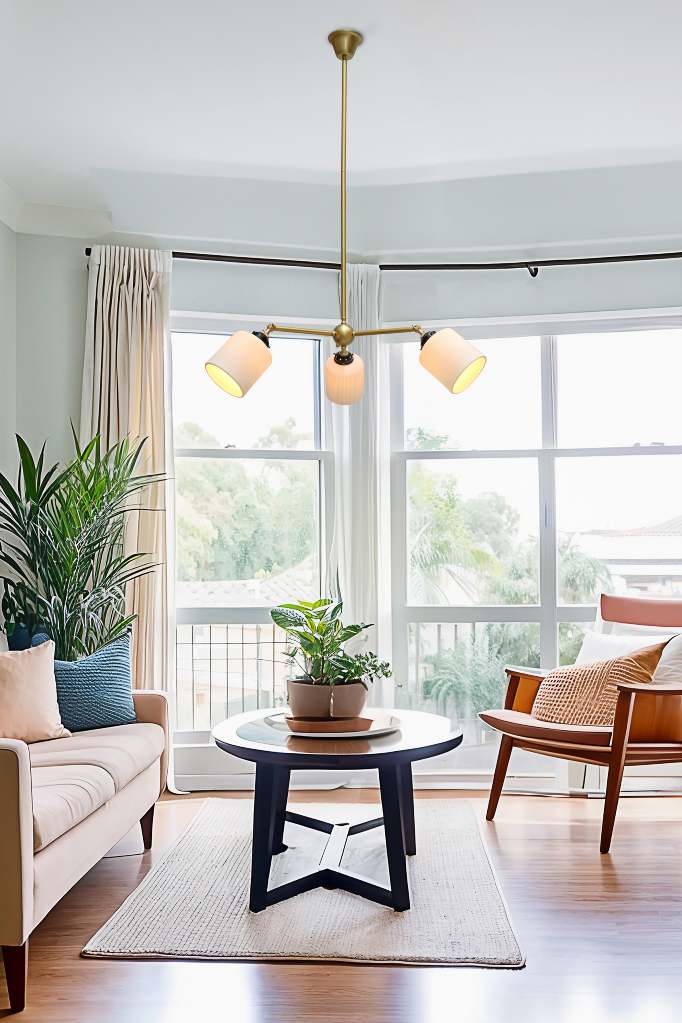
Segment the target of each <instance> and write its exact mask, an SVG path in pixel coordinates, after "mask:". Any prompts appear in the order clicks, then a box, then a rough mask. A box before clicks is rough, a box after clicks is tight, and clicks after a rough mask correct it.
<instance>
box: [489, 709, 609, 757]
mask: <svg viewBox="0 0 682 1023" xmlns="http://www.w3.org/2000/svg"><path fill="white" fill-rule="evenodd" d="M479 716H480V717H481V719H482V720H483V721H485V723H486V724H487V725H490V726H491V728H496V729H497V730H498V732H504V734H505V735H511V736H512V737H513V738H515V739H530V740H531V741H534V742H560V743H572V744H575V745H578V746H605V747H607V748H608V747H609V746H610V745H611V731H612V730H611V728H610V727H609V726H608V725H592V726H589V725H560V724H556V723H555V722H553V721H539V720H538V719H537V718H536V717H533V715H532V714H525V713H524V712H523V711H520V710H485V711H483V713H482V714H480V715H479Z"/></svg>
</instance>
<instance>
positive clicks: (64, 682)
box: [54, 633, 135, 732]
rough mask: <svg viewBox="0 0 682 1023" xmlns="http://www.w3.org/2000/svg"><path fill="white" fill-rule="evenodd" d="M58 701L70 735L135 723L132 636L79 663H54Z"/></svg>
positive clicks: (103, 648) (116, 640)
mask: <svg viewBox="0 0 682 1023" xmlns="http://www.w3.org/2000/svg"><path fill="white" fill-rule="evenodd" d="M54 674H55V679H56V680H57V700H58V701H59V710H60V712H61V715H62V721H63V722H64V727H65V728H68V729H69V731H71V732H83V731H87V730H90V729H92V728H110V727H112V726H113V725H130V724H132V723H133V722H134V721H135V706H134V704H133V676H132V670H131V664H130V633H125V635H123V636H119V637H118V639H115V640H113V642H111V643H107V645H106V646H103V647H102V648H101V649H100V650H96V651H95V653H94V654H90V656H89V657H81V658H80V660H78V661H55V662H54Z"/></svg>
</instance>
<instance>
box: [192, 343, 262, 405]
mask: <svg viewBox="0 0 682 1023" xmlns="http://www.w3.org/2000/svg"><path fill="white" fill-rule="evenodd" d="M271 364H272V354H271V352H270V342H269V341H268V338H267V335H266V334H262V333H261V332H260V331H258V332H254V333H253V334H251V333H249V331H247V330H237V331H235V333H234V334H232V336H231V337H228V339H227V341H225V342H224V344H222V345H221V346H220V348H219V349H218V351H217V352H216V353H215V355H213V356H212V357H211V358H210V359H209V360H208V362H207V363H206V372H207V373H208V375H209V377H210V378H211V380H212V381H213V383H214V384H217V385H218V387H220V388H222V390H223V391H226V392H227V393H228V394H231V395H232V396H233V397H235V398H243V397H244V395H245V394H246V393H247V391H249V390H250V388H251V387H253V385H254V384H255V382H256V380H258V378H259V377H261V376H262V375H263V373H265V371H266V369H268V367H269V366H270V365H271Z"/></svg>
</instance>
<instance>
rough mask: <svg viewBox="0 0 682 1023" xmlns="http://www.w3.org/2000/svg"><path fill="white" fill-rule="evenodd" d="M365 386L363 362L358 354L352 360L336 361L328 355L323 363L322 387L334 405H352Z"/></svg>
mask: <svg viewBox="0 0 682 1023" xmlns="http://www.w3.org/2000/svg"><path fill="white" fill-rule="evenodd" d="M364 388H365V364H364V362H363V361H362V359H361V358H360V356H359V355H353V360H352V362H349V363H346V364H343V363H338V362H337V361H336V360H335V358H334V356H333V355H330V356H329V358H328V359H327V361H326V362H325V364H324V389H325V392H326V395H327V397H328V398H329V400H330V401H333V402H334V404H335V405H352V404H353V403H354V402H356V401H359V400H360V398H362V392H363V390H364Z"/></svg>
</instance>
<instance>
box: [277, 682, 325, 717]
mask: <svg viewBox="0 0 682 1023" xmlns="http://www.w3.org/2000/svg"><path fill="white" fill-rule="evenodd" d="M288 692H289V707H290V708H291V713H292V714H293V716H294V717H295V718H330V717H331V713H330V710H329V704H330V701H331V695H332V690H331V686H322V685H313V683H312V682H304V681H302V680H300V679H290V680H289V683H288Z"/></svg>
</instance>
